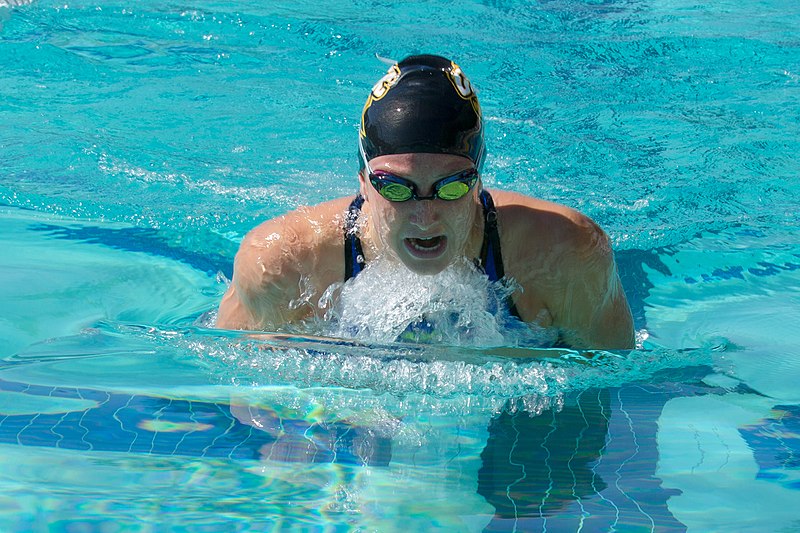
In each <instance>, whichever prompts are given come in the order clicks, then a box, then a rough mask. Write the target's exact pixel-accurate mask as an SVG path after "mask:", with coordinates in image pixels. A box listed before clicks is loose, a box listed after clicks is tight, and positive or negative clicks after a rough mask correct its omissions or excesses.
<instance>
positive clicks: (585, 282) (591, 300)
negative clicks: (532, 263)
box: [550, 221, 635, 350]
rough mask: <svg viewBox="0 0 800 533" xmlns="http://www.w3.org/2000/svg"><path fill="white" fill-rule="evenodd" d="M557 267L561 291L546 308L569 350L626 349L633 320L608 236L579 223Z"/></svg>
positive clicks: (631, 337)
mask: <svg viewBox="0 0 800 533" xmlns="http://www.w3.org/2000/svg"><path fill="white" fill-rule="evenodd" d="M565 259H566V260H565V261H563V262H562V265H563V269H564V270H563V274H564V276H565V277H564V278H563V281H562V283H563V290H562V291H561V294H560V298H557V300H556V301H555V302H553V303H552V304H551V306H550V308H551V312H552V314H553V322H554V325H556V326H558V327H559V328H560V329H561V336H562V339H563V340H564V341H566V342H567V344H569V345H571V346H574V347H575V348H595V349H606V350H614V349H632V348H633V347H634V340H635V339H634V331H633V318H632V316H631V311H630V307H629V306H628V300H627V298H626V297H625V292H624V290H623V288H622V283H621V281H620V279H619V274H618V272H617V265H616V262H615V261H614V253H613V251H612V249H611V244H610V242H609V238H608V236H607V235H606V234H605V232H603V230H602V229H600V228H599V227H597V226H596V225H595V224H594V223H592V222H591V221H587V222H586V224H584V225H583V227H582V229H581V231H580V232H578V237H577V239H576V242H575V246H574V248H573V251H572V252H571V253H569V254H567V257H565Z"/></svg>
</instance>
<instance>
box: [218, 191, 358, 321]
mask: <svg viewBox="0 0 800 533" xmlns="http://www.w3.org/2000/svg"><path fill="white" fill-rule="evenodd" d="M350 200H351V199H349V198H339V199H336V200H332V201H329V202H325V203H322V204H318V205H315V206H309V207H301V208H298V209H296V210H294V211H291V212H289V213H286V214H285V215H282V216H279V217H276V218H273V219H270V220H267V221H265V222H262V223H261V224H259V225H258V226H256V227H255V228H253V229H252V230H251V231H250V232H249V233H248V234H247V235H246V236H245V237H244V239H243V240H242V243H241V245H240V246H239V251H238V252H237V254H236V259H235V260H234V270H233V280H232V283H231V286H230V287H229V289H228V292H227V293H226V295H225V297H223V301H222V304H221V306H220V311H219V316H218V319H217V325H218V326H220V327H230V328H237V329H256V328H258V327H269V326H273V325H279V324H281V323H286V322H292V321H295V320H298V319H301V318H303V316H305V315H307V314H308V313H309V309H308V307H307V306H303V305H299V304H297V303H296V302H298V301H299V300H300V299H301V297H306V298H308V299H309V301H310V300H311V299H312V298H313V297H314V296H316V295H317V294H321V292H322V291H324V290H325V289H326V288H327V287H328V286H329V285H330V284H331V283H333V282H335V281H338V280H340V279H341V277H342V272H343V271H344V264H343V261H344V260H343V253H342V239H343V237H342V235H343V233H342V232H343V225H344V216H345V213H346V211H347V206H348V204H349V202H350ZM293 302H295V303H293ZM290 304H291V305H290Z"/></svg>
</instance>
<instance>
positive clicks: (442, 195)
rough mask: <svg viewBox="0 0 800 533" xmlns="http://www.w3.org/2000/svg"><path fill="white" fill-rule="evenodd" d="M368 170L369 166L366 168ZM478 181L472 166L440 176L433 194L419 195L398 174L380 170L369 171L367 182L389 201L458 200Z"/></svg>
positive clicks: (411, 184)
mask: <svg viewBox="0 0 800 533" xmlns="http://www.w3.org/2000/svg"><path fill="white" fill-rule="evenodd" d="M367 170H369V168H367ZM477 181H478V171H477V170H475V169H474V168H470V169H467V170H463V171H461V172H459V173H458V174H453V175H452V176H447V177H446V178H442V179H440V180H439V181H437V182H436V183H434V184H433V194H432V195H430V196H420V195H418V194H417V186H416V185H415V184H414V183H413V182H411V181H409V180H407V179H405V178H401V177H400V176H395V175H394V174H390V173H388V172H384V171H382V170H376V171H374V172H370V173H369V182H370V183H371V184H372V186H373V187H375V190H376V191H378V193H379V194H380V195H381V196H383V197H384V198H386V199H387V200H389V201H390V202H405V201H407V200H411V199H412V198H413V199H414V200H433V199H434V198H439V199H440V200H448V201H452V200H458V199H459V198H463V197H464V196H466V195H467V194H468V193H469V191H471V190H472V188H473V187H474V186H475V182H477Z"/></svg>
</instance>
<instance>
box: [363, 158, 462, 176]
mask: <svg viewBox="0 0 800 533" xmlns="http://www.w3.org/2000/svg"><path fill="white" fill-rule="evenodd" d="M369 166H370V167H372V169H373V170H385V171H387V172H391V173H392V174H397V175H398V176H404V177H413V178H418V179H427V178H437V177H441V176H446V175H449V174H454V173H456V172H459V171H461V170H466V169H468V168H472V166H473V165H472V161H470V160H469V159H468V158H466V157H462V156H459V155H452V154H420V153H411V154H392V155H382V156H379V157H376V158H374V159H372V160H371V161H370V162H369Z"/></svg>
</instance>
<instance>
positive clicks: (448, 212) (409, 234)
mask: <svg viewBox="0 0 800 533" xmlns="http://www.w3.org/2000/svg"><path fill="white" fill-rule="evenodd" d="M369 165H370V167H371V169H372V170H373V171H383V172H387V173H391V174H393V175H395V176H398V177H401V178H405V179H407V180H408V181H410V182H412V183H413V184H414V185H415V186H416V189H417V191H416V192H417V195H418V196H420V197H425V196H431V195H433V194H434V192H435V191H434V190H433V186H434V184H435V183H436V182H437V181H439V180H440V179H442V178H444V177H448V176H452V175H453V174H457V173H458V172H461V171H463V170H467V169H470V168H472V167H473V164H472V161H470V160H469V159H467V158H466V157H461V156H456V155H449V154H395V155H384V156H380V157H376V158H375V159H372V160H371V161H370V162H369ZM365 173H366V172H362V173H361V174H360V175H359V181H360V185H361V194H362V195H363V196H364V199H365V200H366V203H365V204H364V210H365V211H366V213H367V215H368V228H367V234H368V236H369V239H370V241H371V242H372V243H373V244H374V245H375V246H376V247H377V253H379V254H381V253H384V252H388V253H389V254H391V255H392V256H394V257H396V258H397V259H399V260H400V261H402V262H403V264H405V265H406V266H407V267H408V268H409V269H411V270H412V271H414V272H418V273H420V274H436V273H437V272H441V271H442V270H443V269H445V268H446V267H447V266H449V265H450V264H451V263H453V262H454V261H456V260H457V259H459V258H461V257H465V256H466V257H468V258H469V259H473V258H474V257H476V256H477V255H478V253H479V251H480V244H481V241H482V233H481V231H482V228H481V225H480V212H481V207H480V203H479V201H478V190H479V187H480V183H478V184H476V185H475V187H473V189H472V190H471V191H470V192H469V193H467V194H466V195H465V196H463V197H461V198H459V199H457V200H441V199H438V198H437V199H433V200H413V199H412V200H408V201H405V202H391V201H389V200H387V199H386V198H384V197H383V196H381V195H380V194H379V193H378V191H377V190H375V188H374V187H373V186H372V184H371V183H370V182H369V178H368V177H367V176H365Z"/></svg>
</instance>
